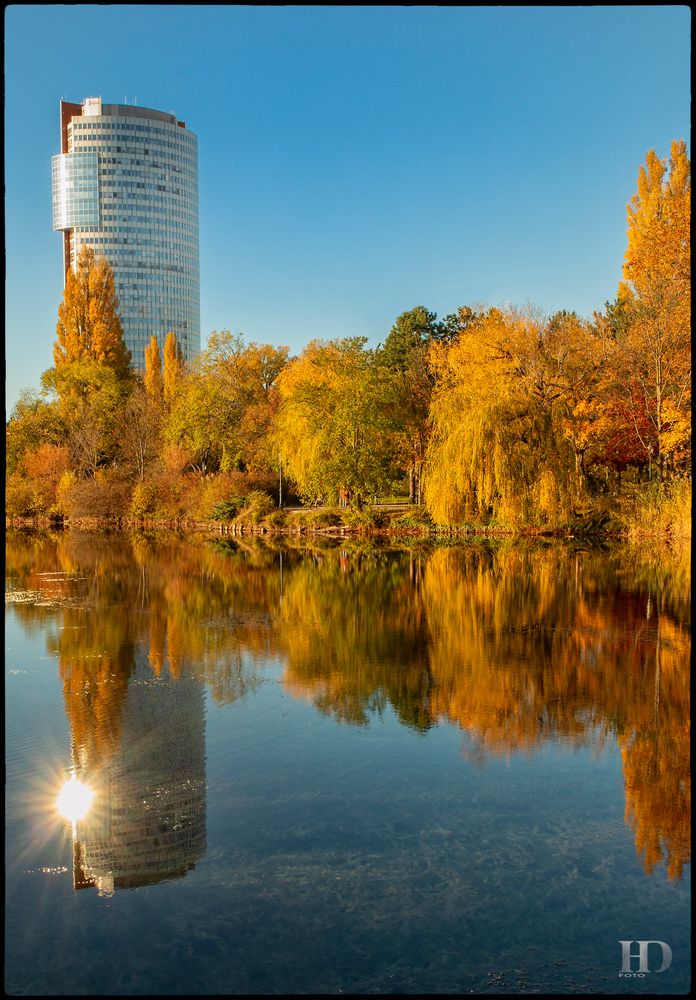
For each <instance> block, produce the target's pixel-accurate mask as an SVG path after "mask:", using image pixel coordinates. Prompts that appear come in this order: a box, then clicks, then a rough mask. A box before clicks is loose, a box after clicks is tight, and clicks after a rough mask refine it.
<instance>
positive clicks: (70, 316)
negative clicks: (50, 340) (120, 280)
mask: <svg viewBox="0 0 696 1000" xmlns="http://www.w3.org/2000/svg"><path fill="white" fill-rule="evenodd" d="M56 332H57V339H56V341H55V343H54V346H53V360H54V363H55V366H56V369H59V368H61V367H65V366H66V365H69V364H71V363H73V362H75V361H95V362H97V363H98V364H101V365H106V366H108V367H109V368H112V369H113V370H114V372H115V373H116V374H117V375H118V376H119V377H122V378H126V377H127V375H128V372H129V368H130V362H131V357H130V351H128V349H127V348H126V345H125V342H124V340H123V328H122V326H121V320H120V319H119V315H118V299H117V297H116V291H115V288H114V275H113V271H112V269H111V267H110V265H109V264H108V262H107V261H106V260H105V259H104V258H103V257H97V256H96V254H95V252H94V250H93V249H92V248H91V247H87V246H84V247H83V248H82V250H81V251H80V255H79V258H78V261H77V268H76V270H75V271H73V270H72V269H71V270H69V271H68V274H67V277H66V280H65V291H64V295H63V301H62V302H61V304H60V306H59V307H58V324H57V327H56Z"/></svg>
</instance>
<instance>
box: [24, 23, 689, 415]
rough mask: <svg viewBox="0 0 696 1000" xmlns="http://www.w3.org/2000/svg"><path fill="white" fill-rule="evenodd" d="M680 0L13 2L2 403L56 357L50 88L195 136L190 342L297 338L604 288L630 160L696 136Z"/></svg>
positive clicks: (607, 292) (366, 332)
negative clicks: (613, 1)
mask: <svg viewBox="0 0 696 1000" xmlns="http://www.w3.org/2000/svg"><path fill="white" fill-rule="evenodd" d="M690 33H691V21H690V12H689V9H688V8H687V7H685V6H673V7H657V6H655V7H562V6H558V7H536V8H534V7H531V8H521V9H518V8H505V7H398V6H395V7H310V6H297V7H239V6H227V7H225V6H222V7H220V6H205V5H196V6H189V5H169V6H167V5H164V6H154V5H153V6H147V5H145V6H141V5H138V6H130V5H110V6H109V5H107V6H96V5H95V6H92V5H72V6H68V5H66V6H61V5H48V6H39V5H37V6H31V5H16V6H10V7H9V8H6V9H5V212H6V216H5V218H6V222H5V240H6V405H7V408H8V412H9V410H11V408H12V406H13V405H14V403H15V401H16V399H17V396H18V393H19V391H20V390H21V389H22V388H24V387H31V388H38V386H39V380H40V376H41V373H42V371H44V370H45V369H46V368H48V367H49V366H50V365H51V363H52V357H51V347H52V343H53V340H54V337H55V324H56V319H57V310H58V304H59V302H60V301H61V297H62V291H63V287H62V284H63V282H62V265H61V238H60V236H59V234H57V233H54V232H53V231H52V229H51V176H50V164H51V156H52V155H53V154H55V153H57V152H59V130H58V102H59V101H60V99H61V97H64V98H66V99H67V100H71V101H76V102H80V101H82V100H83V98H85V97H91V96H101V97H102V98H103V99H104V100H105V101H106V102H107V103H123V102H124V101H127V102H128V103H137V104H139V105H142V106H145V107H151V108H157V109H159V110H162V111H173V112H174V113H175V114H176V115H177V116H178V117H179V118H180V119H184V120H185V121H186V124H187V127H188V128H190V129H191V130H192V131H193V132H195V133H196V134H197V135H198V141H199V157H200V162H199V185H200V211H201V219H200V232H201V331H202V340H203V345H205V342H206V341H207V338H208V336H209V335H210V333H211V332H212V331H213V330H223V329H229V330H234V331H239V332H242V333H243V334H244V335H245V337H246V339H247V341H257V342H261V343H273V344H287V345H289V346H290V348H291V350H292V351H293V352H298V351H300V350H301V349H302V347H303V346H304V345H305V344H306V343H308V342H309V341H310V340H312V339H314V338H316V337H321V338H331V337H343V336H355V335H360V336H365V337H368V338H369V340H370V342H371V343H372V344H377V343H379V342H380V341H382V340H383V339H384V338H385V337H386V335H387V334H388V332H389V329H390V328H391V325H392V323H393V321H394V319H395V318H396V316H397V315H398V314H399V313H401V312H404V311H405V310H407V309H411V308H413V307H414V306H416V305H425V306H427V307H428V308H429V309H431V310H432V311H434V312H436V313H437V314H438V316H443V315H446V314H447V313H449V312H454V311H455V310H456V309H457V307H458V306H460V305H465V304H475V303H487V304H489V305H500V304H504V303H513V304H517V305H523V304H525V303H527V302H531V303H533V304H534V305H536V306H537V307H539V308H540V309H542V310H543V311H545V312H547V313H551V312H553V311H555V310H556V309H560V308H566V309H575V310H576V311H577V312H578V313H580V314H581V315H584V316H590V315H591V314H592V311H593V310H594V309H595V308H601V307H602V305H603V303H604V302H605V301H606V300H607V299H610V298H613V296H614V294H615V292H616V286H617V283H618V281H619V279H620V276H621V265H622V260H623V254H624V249H625V244H626V235H625V231H626V202H627V201H628V200H629V198H630V197H631V195H632V194H633V192H634V191H635V188H636V177H637V172H638V168H639V166H640V164H641V163H642V162H643V161H644V158H645V154H646V152H647V151H648V150H649V149H650V148H654V149H655V150H656V151H657V153H658V155H660V156H662V157H667V156H668V155H669V146H670V142H671V140H672V139H675V138H683V139H686V140H687V142H688V140H689V123H690V93H689V87H690V80H689V54H690Z"/></svg>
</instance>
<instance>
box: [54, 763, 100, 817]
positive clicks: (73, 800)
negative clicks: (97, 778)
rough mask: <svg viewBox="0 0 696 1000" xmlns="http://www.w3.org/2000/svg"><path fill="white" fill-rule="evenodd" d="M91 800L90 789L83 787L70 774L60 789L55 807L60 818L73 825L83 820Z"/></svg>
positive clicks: (92, 796)
mask: <svg viewBox="0 0 696 1000" xmlns="http://www.w3.org/2000/svg"><path fill="white" fill-rule="evenodd" d="M93 800H94V792H93V791H92V789H91V788H89V786H88V785H83V784H82V782H81V781H78V780H77V778H76V777H75V775H74V774H72V775H70V779H69V780H68V781H66V782H65V784H64V785H63V787H62V788H61V790H60V792H59V794H58V798H57V800H56V806H57V809H58V812H59V813H60V814H61V816H63V817H64V818H65V819H67V820H69V821H70V822H71V823H73V824H75V823H77V822H78V821H79V820H81V819H84V818H85V816H86V815H87V813H88V812H89V810H90V807H91V805H92V801H93Z"/></svg>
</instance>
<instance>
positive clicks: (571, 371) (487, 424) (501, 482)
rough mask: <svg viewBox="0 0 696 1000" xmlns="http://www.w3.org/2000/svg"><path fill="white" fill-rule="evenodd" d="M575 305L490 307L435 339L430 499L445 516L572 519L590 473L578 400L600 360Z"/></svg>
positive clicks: (456, 519)
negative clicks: (543, 310)
mask: <svg viewBox="0 0 696 1000" xmlns="http://www.w3.org/2000/svg"><path fill="white" fill-rule="evenodd" d="M601 361H602V358H601V350H596V349H595V345H594V343H593V341H592V334H591V331H590V330H589V329H588V328H586V327H585V326H583V324H580V323H579V322H578V321H577V319H576V318H574V317H572V316H571V315H564V316H559V317H556V318H555V320H554V321H553V322H548V321H544V320H543V318H542V317H538V316H534V315H533V314H521V313H514V312H512V311H507V312H503V311H502V310H499V309H490V310H488V312H486V313H481V314H479V315H478V316H477V317H476V318H475V319H474V320H473V321H472V322H471V323H470V324H468V325H467V328H466V330H465V331H464V332H463V333H462V334H461V335H460V336H459V338H458V339H457V340H455V341H453V342H451V343H449V344H447V343H440V344H434V345H433V347H432V348H431V352H430V364H431V365H432V367H433V370H434V372H435V376H436V385H435V389H434V392H433V399H432V404H431V410H430V418H431V423H432V435H431V438H430V441H429V444H428V451H427V456H426V504H427V506H428V509H429V511H430V513H431V515H432V516H433V518H434V519H435V520H436V521H438V522H440V523H445V524H457V523H462V522H464V521H466V520H471V519H483V520H484V521H485V520H487V519H488V518H489V517H491V516H495V517H499V518H501V519H502V520H503V521H504V522H505V523H508V524H511V525H519V524H534V523H538V524H547V523H557V522H558V521H559V520H560V521H564V520H566V519H567V518H568V516H569V514H570V509H571V506H572V503H573V501H574V499H575V498H576V497H577V494H578V491H579V489H580V483H579V479H581V478H582V477H584V476H585V471H584V468H583V462H582V452H583V447H584V446H583V444H582V442H581V440H580V438H579V436H578V434H577V430H578V428H577V426H575V425H574V414H575V424H577V416H578V414H577V412H575V408H576V407H577V405H578V402H579V401H580V400H581V398H582V395H583V392H584V391H585V390H586V389H587V387H588V385H589V384H590V382H591V380H592V379H593V377H594V375H595V373H596V371H597V368H598V366H600V365H601Z"/></svg>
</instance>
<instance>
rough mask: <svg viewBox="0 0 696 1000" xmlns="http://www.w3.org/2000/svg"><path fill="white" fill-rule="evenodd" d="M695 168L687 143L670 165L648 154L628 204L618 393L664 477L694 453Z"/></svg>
mask: <svg viewBox="0 0 696 1000" xmlns="http://www.w3.org/2000/svg"><path fill="white" fill-rule="evenodd" d="M690 218H691V167H690V163H689V160H688V157H687V155H686V145H685V143H684V142H683V141H675V142H673V143H672V147H671V156H670V161H669V166H668V165H667V163H666V162H665V161H663V160H661V159H659V157H658V156H657V155H656V153H655V151H654V150H650V151H649V153H648V154H647V157H646V163H645V166H642V167H641V168H640V170H639V173H638V190H637V192H636V194H635V195H634V196H633V198H632V199H631V201H630V202H629V204H628V208H627V219H628V230H627V237H628V240H627V247H626V254H625V258H624V281H623V282H622V283H621V285H620V286H619V298H620V300H621V301H622V302H623V303H624V304H625V306H626V313H627V319H628V323H627V329H626V331H625V333H624V335H623V336H622V337H621V338H619V341H618V351H617V366H616V372H617V392H618V393H619V394H621V395H622V396H623V397H624V399H625V400H626V401H627V403H628V404H629V410H630V412H631V414H632V418H633V422H634V426H635V429H636V433H637V434H638V435H639V437H640V440H641V443H642V445H643V448H644V449H645V452H646V454H647V456H648V457H649V458H650V459H652V460H654V461H655V462H656V463H657V466H658V468H659V470H660V473H661V475H662V476H664V475H666V474H668V473H669V472H670V471H673V470H674V469H675V467H678V466H680V465H681V466H686V465H687V464H688V461H689V459H690V452H691V250H690V246H691V245H690V238H689V237H690Z"/></svg>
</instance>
